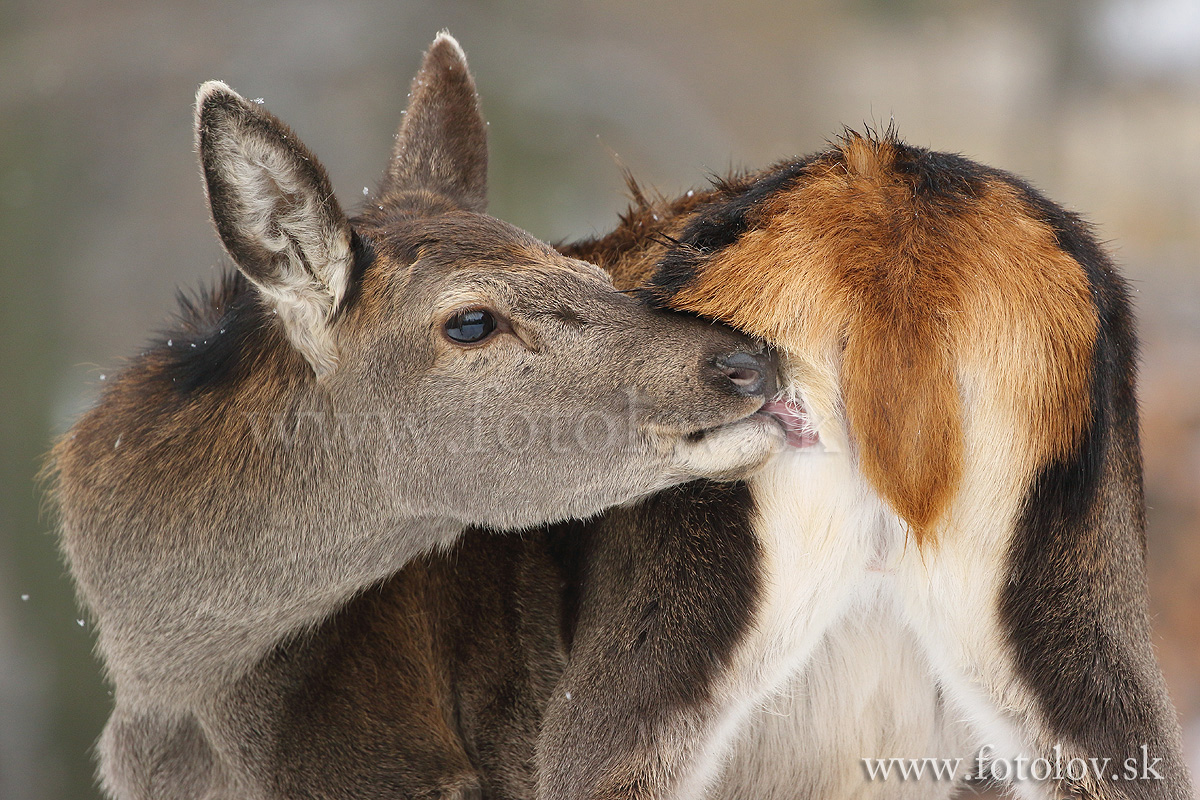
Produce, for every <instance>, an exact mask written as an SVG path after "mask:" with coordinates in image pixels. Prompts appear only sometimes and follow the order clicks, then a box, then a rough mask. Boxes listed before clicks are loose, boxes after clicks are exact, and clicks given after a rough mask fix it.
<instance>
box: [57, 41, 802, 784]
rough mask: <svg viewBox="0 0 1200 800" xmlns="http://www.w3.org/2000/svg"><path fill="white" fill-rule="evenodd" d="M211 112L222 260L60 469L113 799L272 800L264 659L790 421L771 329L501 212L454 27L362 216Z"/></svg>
mask: <svg viewBox="0 0 1200 800" xmlns="http://www.w3.org/2000/svg"><path fill="white" fill-rule="evenodd" d="M195 132H196V149H197V152H198V154H199V161H200V165H201V169H202V173H203V178H204V185H205V190H206V195H207V199H208V202H209V206H210V210H211V214H212V220H213V223H214V226H215V229H216V232H217V234H218V236H219V238H220V240H221V242H222V244H223V247H224V249H225V251H226V252H227V254H228V256H229V257H230V258H231V260H232V262H233V264H234V265H235V267H236V269H235V270H233V271H230V272H229V273H228V274H227V275H226V276H225V277H224V278H223V279H222V280H221V281H220V282H219V285H218V286H216V287H215V288H214V289H211V290H209V291H207V292H202V293H200V294H199V295H198V296H195V297H190V298H185V299H183V300H182V301H181V308H180V314H179V319H178V320H177V322H176V323H174V325H173V326H172V328H171V329H170V330H169V331H168V332H166V333H164V334H163V335H161V336H160V337H158V338H157V339H156V340H155V341H154V342H153V344H152V345H150V346H149V347H148V349H146V350H145V351H144V352H142V353H141V354H140V355H138V356H136V357H134V358H132V359H131V360H130V361H129V362H128V363H127V364H126V365H125V366H124V368H123V369H122V370H121V371H120V373H119V374H117V375H115V376H110V377H109V380H108V381H107V382H106V384H105V386H104V387H103V391H102V392H101V394H100V396H99V399H98V400H97V402H96V403H95V405H94V406H93V407H92V408H91V409H90V410H88V411H86V412H85V413H84V414H83V415H82V416H81V417H80V418H79V419H78V421H76V422H75V424H74V425H73V427H71V428H70V430H69V431H68V432H67V433H66V434H65V435H64V436H63V437H62V438H61V440H60V441H59V442H58V443H57V444H56V445H55V446H54V448H53V450H52V453H51V455H50V460H49V466H48V473H49V476H50V480H51V482H52V483H51V491H52V496H53V500H54V503H55V507H56V514H57V523H58V527H59V529H60V539H61V546H62V549H63V552H64V553H65V556H66V560H67V563H68V566H69V570H70V573H71V575H72V577H73V579H74V581H75V584H76V586H77V590H78V594H79V597H80V599H81V601H82V603H83V604H84V606H85V607H86V609H87V611H88V613H89V614H90V616H91V618H92V620H93V623H94V624H93V627H94V629H95V631H96V635H97V649H98V652H99V655H100V657H101V659H102V661H103V663H104V667H105V670H106V674H107V678H108V680H109V681H110V682H111V684H112V686H113V694H114V701H113V710H112V713H111V716H110V718H109V720H108V722H107V724H106V726H105V728H104V731H103V734H102V735H101V738H100V742H99V745H98V752H99V762H100V766H99V776H100V782H101V784H102V787H103V789H104V791H105V792H107V793H108V795H109V796H111V797H113V798H121V799H122V800H124V799H126V798H129V799H132V798H155V799H156V800H162V799H163V798H201V797H203V798H241V799H243V800H245V799H247V798H266V797H280V796H285V794H283V793H281V792H282V790H281V789H280V783H279V781H278V780H276V778H277V776H274V775H273V774H272V773H271V772H270V770H268V769H267V768H266V767H265V766H264V764H265V763H266V761H265V759H266V758H267V755H264V754H268V755H269V752H270V751H271V750H272V747H273V744H272V743H271V742H270V741H268V740H267V734H268V732H269V730H270V725H269V724H268V720H267V718H268V717H269V716H270V715H272V714H274V713H276V711H277V710H278V707H279V703H278V698H279V696H280V693H281V692H286V691H287V690H289V689H290V688H294V682H293V685H291V686H289V685H288V684H287V683H286V681H282V680H277V679H276V678H277V676H278V675H279V673H280V669H281V668H282V667H281V664H286V662H288V661H289V659H291V658H293V657H297V658H298V656H296V652H295V651H296V649H297V648H299V649H303V648H304V647H306V646H307V643H310V642H312V641H314V640H315V639H317V638H318V637H319V632H320V631H321V630H322V627H323V626H325V625H327V624H328V621H329V620H331V619H336V618H338V615H339V614H340V613H342V611H343V610H344V609H345V608H346V607H347V606H351V605H353V604H354V603H356V602H362V601H365V602H371V601H372V600H373V599H375V600H377V599H379V598H380V597H381V595H380V592H379V588H378V587H379V586H380V585H381V584H382V583H383V582H385V581H387V580H388V579H389V578H390V577H392V576H394V575H395V574H396V573H398V572H400V571H403V570H404V569H405V567H406V566H407V565H409V564H410V563H415V562H420V561H421V559H429V558H434V557H436V556H437V554H439V553H446V552H448V551H451V550H453V548H454V546H455V543H456V542H459V541H461V540H462V539H463V538H464V537H466V538H471V537H483V538H495V539H497V540H498V541H499V540H504V539H506V538H507V537H505V536H501V535H500V534H499V533H497V532H500V531H513V530H520V529H527V528H530V527H532V526H535V525H542V524H546V523H550V522H554V521H559V520H564V519H568V518H583V517H588V516H592V515H595V514H597V513H599V512H601V511H602V510H603V509H605V508H607V507H609V506H612V505H620V504H625V503H629V502H633V501H635V500H636V499H637V498H639V497H642V496H645V495H648V494H652V493H654V492H656V491H660V490H662V489H665V488H667V487H669V486H672V485H675V484H678V483H680V482H685V481H689V480H694V479H696V478H698V477H705V478H711V479H714V480H726V479H733V478H737V477H739V476H741V475H744V474H746V473H747V472H748V471H752V470H753V469H755V468H757V467H758V466H760V465H761V464H762V463H764V462H765V461H766V459H767V458H768V457H769V455H770V453H772V452H774V450H776V449H777V448H778V447H779V446H780V444H781V442H782V438H781V436H782V434H781V432H780V429H779V426H778V424H777V423H776V422H775V421H774V420H772V419H771V418H770V417H769V416H768V415H764V414H763V413H761V409H762V407H763V406H764V404H765V403H766V402H767V401H768V400H769V399H770V397H771V396H773V394H774V392H775V360H774V356H773V354H772V353H771V352H770V351H769V350H767V349H766V348H764V346H763V345H762V344H761V343H760V342H757V341H755V340H754V339H753V338H751V337H747V336H745V335H742V334H739V333H736V332H734V331H733V330H732V329H730V328H728V327H727V326H724V325H720V324H717V325H714V324H711V323H710V322H708V321H703V320H699V319H694V318H688V317H685V316H683V315H678V314H672V313H667V312H663V311H660V310H656V309H651V308H649V307H648V306H646V305H645V304H642V303H640V302H639V301H638V300H636V299H635V298H633V297H630V296H628V295H627V294H624V293H621V292H618V291H616V289H615V287H614V285H613V283H612V280H611V278H610V277H609V276H608V275H607V274H606V273H605V272H603V271H602V270H601V269H599V268H598V267H596V266H594V265H591V264H588V263H585V262H583V261H580V260H578V259H574V258H570V257H567V256H564V255H562V254H560V253H558V252H557V251H555V250H553V249H552V248H551V247H550V246H548V245H546V244H544V243H542V242H540V241H538V240H536V239H535V238H533V237H532V236H530V235H529V234H527V233H525V232H523V231H521V230H520V229H518V228H516V227H514V226H512V225H509V224H507V223H505V222H502V221H500V220H498V219H496V218H494V217H491V216H489V215H487V214H486V212H485V208H486V200H487V144H486V128H485V122H484V120H483V117H482V114H481V112H480V105H479V98H478V95H477V92H476V88H475V84H474V80H473V78H472V77H471V75H470V72H469V70H468V67H467V62H466V57H465V55H464V54H463V51H462V49H461V47H460V46H459V45H458V43H457V42H456V41H455V40H454V39H453V38H452V37H451V36H450V35H449V34H447V33H442V34H440V35H439V36H438V37H437V38H436V39H435V40H434V42H433V44H432V45H431V46H430V48H429V49H428V51H427V53H426V55H425V57H424V60H423V62H422V64H421V67H420V70H419V71H418V73H417V75H416V77H415V78H414V80H413V83H412V92H411V95H410V100H409V102H408V107H407V110H406V112H405V114H404V117H403V121H402V123H401V125H400V127H399V131H398V133H397V136H396V141H395V146H394V148H393V151H392V154H391V157H390V159H389V161H388V164H387V167H386V170H385V173H384V175H383V178H382V179H381V181H380V183H379V185H378V188H377V189H376V191H375V193H374V194H373V195H372V196H371V197H370V198H369V199H368V203H367V204H366V207H365V209H364V210H363V211H362V212H361V213H360V214H358V215H356V216H353V217H349V216H347V215H346V213H345V212H344V211H343V210H342V207H341V205H340V204H339V202H338V200H337V199H336V198H335V197H334V194H333V191H332V188H331V181H330V178H329V176H328V174H327V172H326V170H325V169H324V167H323V166H322V165H321V164H320V163H319V162H318V161H317V159H316V157H315V156H314V155H313V154H312V152H311V151H310V150H309V149H308V148H307V147H306V146H305V145H304V144H303V143H302V142H301V141H300V140H299V139H298V138H297V137H296V135H295V133H294V132H293V131H292V130H291V129H290V128H288V127H287V126H286V125H284V123H283V122H281V121H280V120H279V119H278V118H276V117H275V116H273V115H272V114H271V113H270V112H268V111H267V110H266V109H265V108H264V107H263V106H262V105H261V104H260V103H259V102H256V101H250V100H247V99H245V98H243V97H242V96H241V95H239V94H238V93H236V92H235V91H233V90H232V89H230V88H229V87H228V86H226V85H225V84H223V83H220V82H216V81H213V82H208V83H205V84H204V85H202V86H201V87H200V89H199V92H198V94H197V99H196V113H195ZM520 543H521V539H520V537H513V538H512V539H511V540H510V541H508V542H507V543H506V544H505V545H503V546H505V547H518V546H520ZM422 612H423V609H421V608H409V609H407V610H406V611H405V612H404V614H402V615H401V616H402V617H409V618H411V617H412V616H413V615H417V616H419V615H420V614H421V613H422ZM367 644H368V645H369V642H368V643H367ZM381 696H382V695H381ZM310 766H314V767H318V768H319V767H320V765H319V764H316V763H314V764H310ZM463 785H465V784H463ZM308 794H310V793H307V792H305V791H302V790H300V791H296V792H294V793H292V792H290V791H289V792H288V793H287V794H286V796H299V795H305V796H308Z"/></svg>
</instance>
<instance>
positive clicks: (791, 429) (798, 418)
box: [757, 397, 820, 447]
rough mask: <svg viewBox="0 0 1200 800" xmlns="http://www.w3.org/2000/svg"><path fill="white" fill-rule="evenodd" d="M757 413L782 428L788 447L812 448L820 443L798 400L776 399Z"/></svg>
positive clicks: (764, 405)
mask: <svg viewBox="0 0 1200 800" xmlns="http://www.w3.org/2000/svg"><path fill="white" fill-rule="evenodd" d="M757 413H758V414H761V415H763V416H765V417H770V418H771V419H772V420H773V421H774V422H775V423H777V424H778V425H779V427H781V428H783V433H784V436H785V437H786V439H787V443H788V446H789V447H812V446H813V445H815V444H817V443H818V442H820V437H819V436H818V435H817V431H816V430H815V429H814V428H813V426H812V423H811V421H810V420H809V417H808V413H807V411H805V408H804V406H803V405H802V404H801V403H800V401H798V400H789V399H785V398H783V397H776V398H775V399H774V400H768V401H767V402H766V403H764V404H763V407H762V408H760V409H759V410H758V412H757Z"/></svg>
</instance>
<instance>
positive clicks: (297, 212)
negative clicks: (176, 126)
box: [196, 81, 353, 375]
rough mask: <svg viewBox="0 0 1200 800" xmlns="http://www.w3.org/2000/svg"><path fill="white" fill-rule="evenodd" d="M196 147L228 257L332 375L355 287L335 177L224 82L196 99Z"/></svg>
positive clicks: (317, 365) (300, 346) (318, 368)
mask: <svg viewBox="0 0 1200 800" xmlns="http://www.w3.org/2000/svg"><path fill="white" fill-rule="evenodd" d="M196 147H197V150H198V151H199V153H200V164H201V167H202V168H203V170H204V182H205V188H206V190H207V193H208V201H209V205H210V207H211V209H212V215H213V222H214V223H215V224H216V228H217V233H218V234H219V235H220V237H221V241H222V243H223V244H224V245H225V249H226V250H227V251H228V252H229V255H230V256H231V257H232V258H233V260H234V262H235V263H236V264H237V266H238V268H239V269H240V270H241V271H242V273H243V274H244V275H245V276H246V277H247V278H249V279H250V281H251V282H252V283H253V284H254V285H255V286H256V287H258V290H259V292H260V293H261V294H262V296H263V298H264V299H265V300H266V301H267V302H268V303H269V304H270V305H271V306H272V307H273V308H274V310H275V312H276V313H277V314H278V316H279V318H280V320H281V321H282V323H283V326H284V330H285V331H286V333H287V336H288V339H289V340H290V341H291V343H292V344H293V346H295V348H296V349H297V350H298V351H300V353H302V354H303V355H304V357H305V358H306V359H308V361H309V363H310V364H311V365H312V367H313V370H314V371H315V372H316V373H317V374H318V375H323V374H325V373H327V372H329V371H331V370H332V369H333V368H334V366H335V364H336V360H337V354H336V351H335V349H334V347H333V340H332V337H331V335H330V332H329V320H330V317H331V315H332V314H333V312H334V310H335V309H336V308H337V306H338V304H339V303H340V302H341V300H342V297H343V296H344V295H345V293H346V287H347V285H348V283H349V280H350V275H351V270H352V266H353V246H352V236H353V235H352V233H351V230H350V224H349V222H348V221H347V220H346V215H345V214H344V213H343V212H342V209H341V207H340V206H339V205H338V203H337V200H335V199H334V197H333V189H332V188H331V186H330V183H329V176H328V175H326V173H325V170H324V168H322V167H321V165H320V164H319V163H318V162H317V160H316V158H314V157H313V155H312V153H310V152H309V150H308V148H306V147H305V146H304V145H303V144H302V143H301V142H300V140H299V139H297V138H296V136H295V134H293V133H292V132H291V130H290V129H289V128H288V127H287V126H286V125H284V124H283V123H282V122H280V121H279V120H278V119H276V118H275V117H274V116H272V115H271V114H270V113H268V112H267V111H266V110H264V109H263V108H262V107H261V106H260V105H258V104H257V103H254V102H250V101H248V100H246V99H245V98H243V97H241V96H240V95H238V94H237V93H236V92H234V91H233V90H232V89H230V88H229V87H228V86H226V85H225V84H223V83H221V82H219V81H210V82H208V83H205V84H204V85H203V86H201V87H200V91H199V93H198V94H197V96H196Z"/></svg>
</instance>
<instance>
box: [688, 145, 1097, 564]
mask: <svg viewBox="0 0 1200 800" xmlns="http://www.w3.org/2000/svg"><path fill="white" fill-rule="evenodd" d="M895 159H896V149H895V147H894V145H893V143H892V142H891V140H889V139H886V138H885V139H876V138H871V137H864V136H858V135H853V134H852V135H849V136H847V138H846V140H845V141H844V142H843V143H842V144H841V145H840V146H839V147H838V148H836V149H835V150H833V151H831V152H830V153H828V154H826V155H824V156H823V157H821V158H820V159H819V160H818V161H816V163H814V164H813V165H812V167H811V169H810V170H809V171H808V172H807V173H806V174H805V175H804V176H803V177H801V178H800V179H799V180H798V181H797V182H796V184H795V185H794V186H792V187H790V188H789V189H788V190H786V191H783V192H780V193H778V194H776V195H774V196H772V197H771V198H770V199H769V200H768V201H767V202H765V203H764V204H763V205H762V207H761V209H760V210H758V211H757V212H756V213H755V215H754V218H753V222H752V224H753V228H754V229H753V230H752V231H750V232H749V233H747V234H746V235H745V236H743V237H742V238H741V239H740V240H739V241H738V242H737V243H736V244H735V245H733V246H731V247H728V248H725V249H724V250H722V251H720V252H719V253H717V254H716V255H714V256H713V257H711V258H705V259H704V261H703V263H704V269H703V271H702V273H701V274H700V275H699V276H698V279H697V280H696V281H694V282H692V283H689V284H688V285H687V286H686V287H684V288H683V289H682V290H681V291H679V292H678V293H676V294H674V295H673V296H672V297H671V299H670V304H671V305H672V307H674V308H678V309H680V310H684V311H692V312H695V313H698V314H702V315H704V316H708V317H715V318H720V319H723V320H727V321H729V322H730V323H731V324H733V325H735V326H737V327H739V328H741V329H743V330H745V331H748V332H750V333H753V334H755V335H756V336H761V337H763V338H764V339H766V340H768V341H770V342H772V343H773V344H775V345H776V346H779V347H782V348H784V349H785V350H788V351H790V352H796V353H837V352H839V351H840V353H841V381H842V392H843V398H842V399H843V402H844V404H845V411H846V415H847V418H848V420H849V424H850V429H851V432H852V433H853V435H854V436H855V437H856V440H857V444H858V448H859V454H860V458H861V465H862V470H863V474H864V475H865V476H866V477H867V478H868V479H869V480H870V481H871V482H872V483H873V484H874V485H875V486H876V488H877V489H878V490H879V491H880V493H881V494H882V495H883V496H884V497H885V498H887V500H888V501H889V502H890V503H891V504H892V505H893V507H894V508H895V509H896V511H897V512H898V513H899V514H900V515H901V516H902V517H903V518H904V519H905V520H906V521H907V522H908V523H909V524H910V525H911V526H912V529H913V532H914V534H915V535H916V537H917V540H918V542H921V541H925V540H927V539H929V538H932V532H933V529H934V527H935V525H936V523H937V522H938V520H939V519H940V518H941V516H942V515H943V513H944V512H945V510H946V508H947V505H948V503H949V502H950V500H951V499H952V498H953V497H954V495H955V492H956V490H957V487H958V482H959V478H960V476H961V473H962V458H963V452H962V450H963V444H962V404H961V399H960V396H959V391H960V390H959V386H958V380H957V378H958V374H959V371H960V370H961V369H963V368H964V367H966V366H968V365H971V366H974V367H980V368H983V369H986V370H987V371H989V372H990V373H992V374H994V375H995V380H996V381H997V386H995V387H994V388H995V389H996V390H997V391H998V392H1000V393H1001V394H1002V395H1003V396H1005V397H1011V398H1014V399H1015V400H1016V402H1017V407H1014V408H1012V409H1011V413H1012V420H1013V424H1014V426H1015V425H1023V424H1030V423H1032V426H1033V427H1032V429H1031V430H1029V431H1027V432H1026V431H1018V432H1016V433H1017V435H1020V436H1026V435H1027V437H1028V445H1029V449H1028V451H1027V452H1028V457H1029V469H1031V470H1032V469H1034V468H1036V467H1037V466H1040V465H1041V464H1044V463H1046V462H1047V461H1048V460H1050V459H1053V458H1055V457H1058V456H1060V455H1062V454H1063V453H1065V452H1067V451H1068V450H1069V449H1070V448H1071V447H1072V446H1073V445H1074V444H1075V443H1076V442H1077V441H1078V438H1079V435H1080V432H1081V431H1082V430H1083V427H1084V425H1085V423H1086V420H1087V415H1088V371H1087V370H1088V364H1089V362H1090V358H1091V343H1092V341H1093V340H1094V338H1095V335H1096V314H1095V311H1094V309H1093V308H1092V305H1091V300H1090V297H1089V294H1088V287H1087V282H1086V279H1085V277H1084V275H1083V271H1082V269H1081V268H1080V267H1079V265H1078V264H1077V263H1076V262H1075V261H1073V260H1072V259H1071V258H1070V257H1068V256H1067V255H1065V254H1064V253H1063V252H1062V251H1061V249H1060V248H1059V247H1058V245H1057V243H1056V242H1055V239H1054V234H1053V232H1052V231H1051V230H1050V229H1049V227H1048V226H1046V225H1045V224H1042V223H1040V222H1038V221H1037V220H1036V219H1035V218H1033V217H1032V215H1031V214H1030V213H1029V209H1028V208H1026V207H1025V203H1024V201H1023V200H1022V198H1020V197H1019V196H1017V195H1016V193H1015V192H1014V191H1013V189H1012V188H1011V187H1010V186H1008V185H1007V184H1005V183H1002V182H1000V181H999V180H992V181H986V182H983V183H981V184H980V185H979V186H978V187H976V189H975V191H976V196H975V197H974V202H972V203H971V204H970V205H969V206H967V205H964V206H963V207H937V206H935V205H933V204H932V203H931V202H930V201H929V200H928V199H927V198H926V197H923V196H921V195H920V194H919V193H918V192H916V191H915V187H914V183H915V181H916V180H917V179H918V177H919V176H914V175H911V174H905V172H904V171H903V170H902V169H900V168H898V165H897V164H896V162H895ZM1014 211H1015V212H1016V213H1014ZM1030 265H1038V266H1037V268H1036V269H1031V268H1030ZM998 298H1004V304H1003V305H998V304H997V299H998ZM784 309H786V312H784V311H782V310H784ZM1030 320H1036V321H1037V323H1038V324H1037V325H1030V324H1028V323H1029V321H1030ZM1022 421H1028V422H1022Z"/></svg>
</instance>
